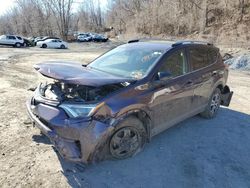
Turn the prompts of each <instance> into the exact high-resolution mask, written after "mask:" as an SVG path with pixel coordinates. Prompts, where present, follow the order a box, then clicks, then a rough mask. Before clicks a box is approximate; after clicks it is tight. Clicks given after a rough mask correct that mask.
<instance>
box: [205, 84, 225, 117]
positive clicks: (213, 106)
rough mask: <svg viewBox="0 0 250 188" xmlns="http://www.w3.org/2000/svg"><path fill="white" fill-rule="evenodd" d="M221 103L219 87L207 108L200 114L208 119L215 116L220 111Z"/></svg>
mask: <svg viewBox="0 0 250 188" xmlns="http://www.w3.org/2000/svg"><path fill="white" fill-rule="evenodd" d="M220 104H221V91H220V89H219V88H216V89H215V90H214V92H213V93H212V95H211V97H210V99H209V102H208V105H207V107H206V109H205V110H204V112H202V113H201V114H200V115H201V116H202V117H204V118H207V119H212V118H214V117H215V116H216V115H217V113H218V110H219V108H220Z"/></svg>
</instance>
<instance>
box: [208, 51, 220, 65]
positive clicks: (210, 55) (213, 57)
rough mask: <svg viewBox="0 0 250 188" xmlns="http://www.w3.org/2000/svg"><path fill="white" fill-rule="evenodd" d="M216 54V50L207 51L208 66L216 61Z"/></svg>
mask: <svg viewBox="0 0 250 188" xmlns="http://www.w3.org/2000/svg"><path fill="white" fill-rule="evenodd" d="M218 55H219V54H218V52H217V50H215V49H209V50H208V61H209V62H208V63H209V64H213V63H215V62H216V61H217V59H218Z"/></svg>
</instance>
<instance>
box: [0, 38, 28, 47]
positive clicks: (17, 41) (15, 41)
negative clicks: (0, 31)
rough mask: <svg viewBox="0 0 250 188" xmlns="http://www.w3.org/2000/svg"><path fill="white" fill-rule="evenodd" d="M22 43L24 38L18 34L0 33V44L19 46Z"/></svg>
mask: <svg viewBox="0 0 250 188" xmlns="http://www.w3.org/2000/svg"><path fill="white" fill-rule="evenodd" d="M23 43H24V40H23V38H22V37H20V36H16V35H1V36H0V45H6V46H13V47H17V48H20V47H21V46H22V45H23Z"/></svg>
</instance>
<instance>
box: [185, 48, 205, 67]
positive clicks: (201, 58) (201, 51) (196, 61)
mask: <svg viewBox="0 0 250 188" xmlns="http://www.w3.org/2000/svg"><path fill="white" fill-rule="evenodd" d="M189 61H190V63H191V66H192V70H198V69H201V68H203V67H206V66H208V65H209V61H208V56H207V50H206V49H205V48H190V49H189Z"/></svg>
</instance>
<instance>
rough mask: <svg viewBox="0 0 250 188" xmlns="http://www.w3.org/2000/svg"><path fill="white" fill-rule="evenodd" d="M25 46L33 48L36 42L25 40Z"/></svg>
mask: <svg viewBox="0 0 250 188" xmlns="http://www.w3.org/2000/svg"><path fill="white" fill-rule="evenodd" d="M23 46H24V47H31V46H35V44H34V42H32V40H29V39H26V38H23Z"/></svg>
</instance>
